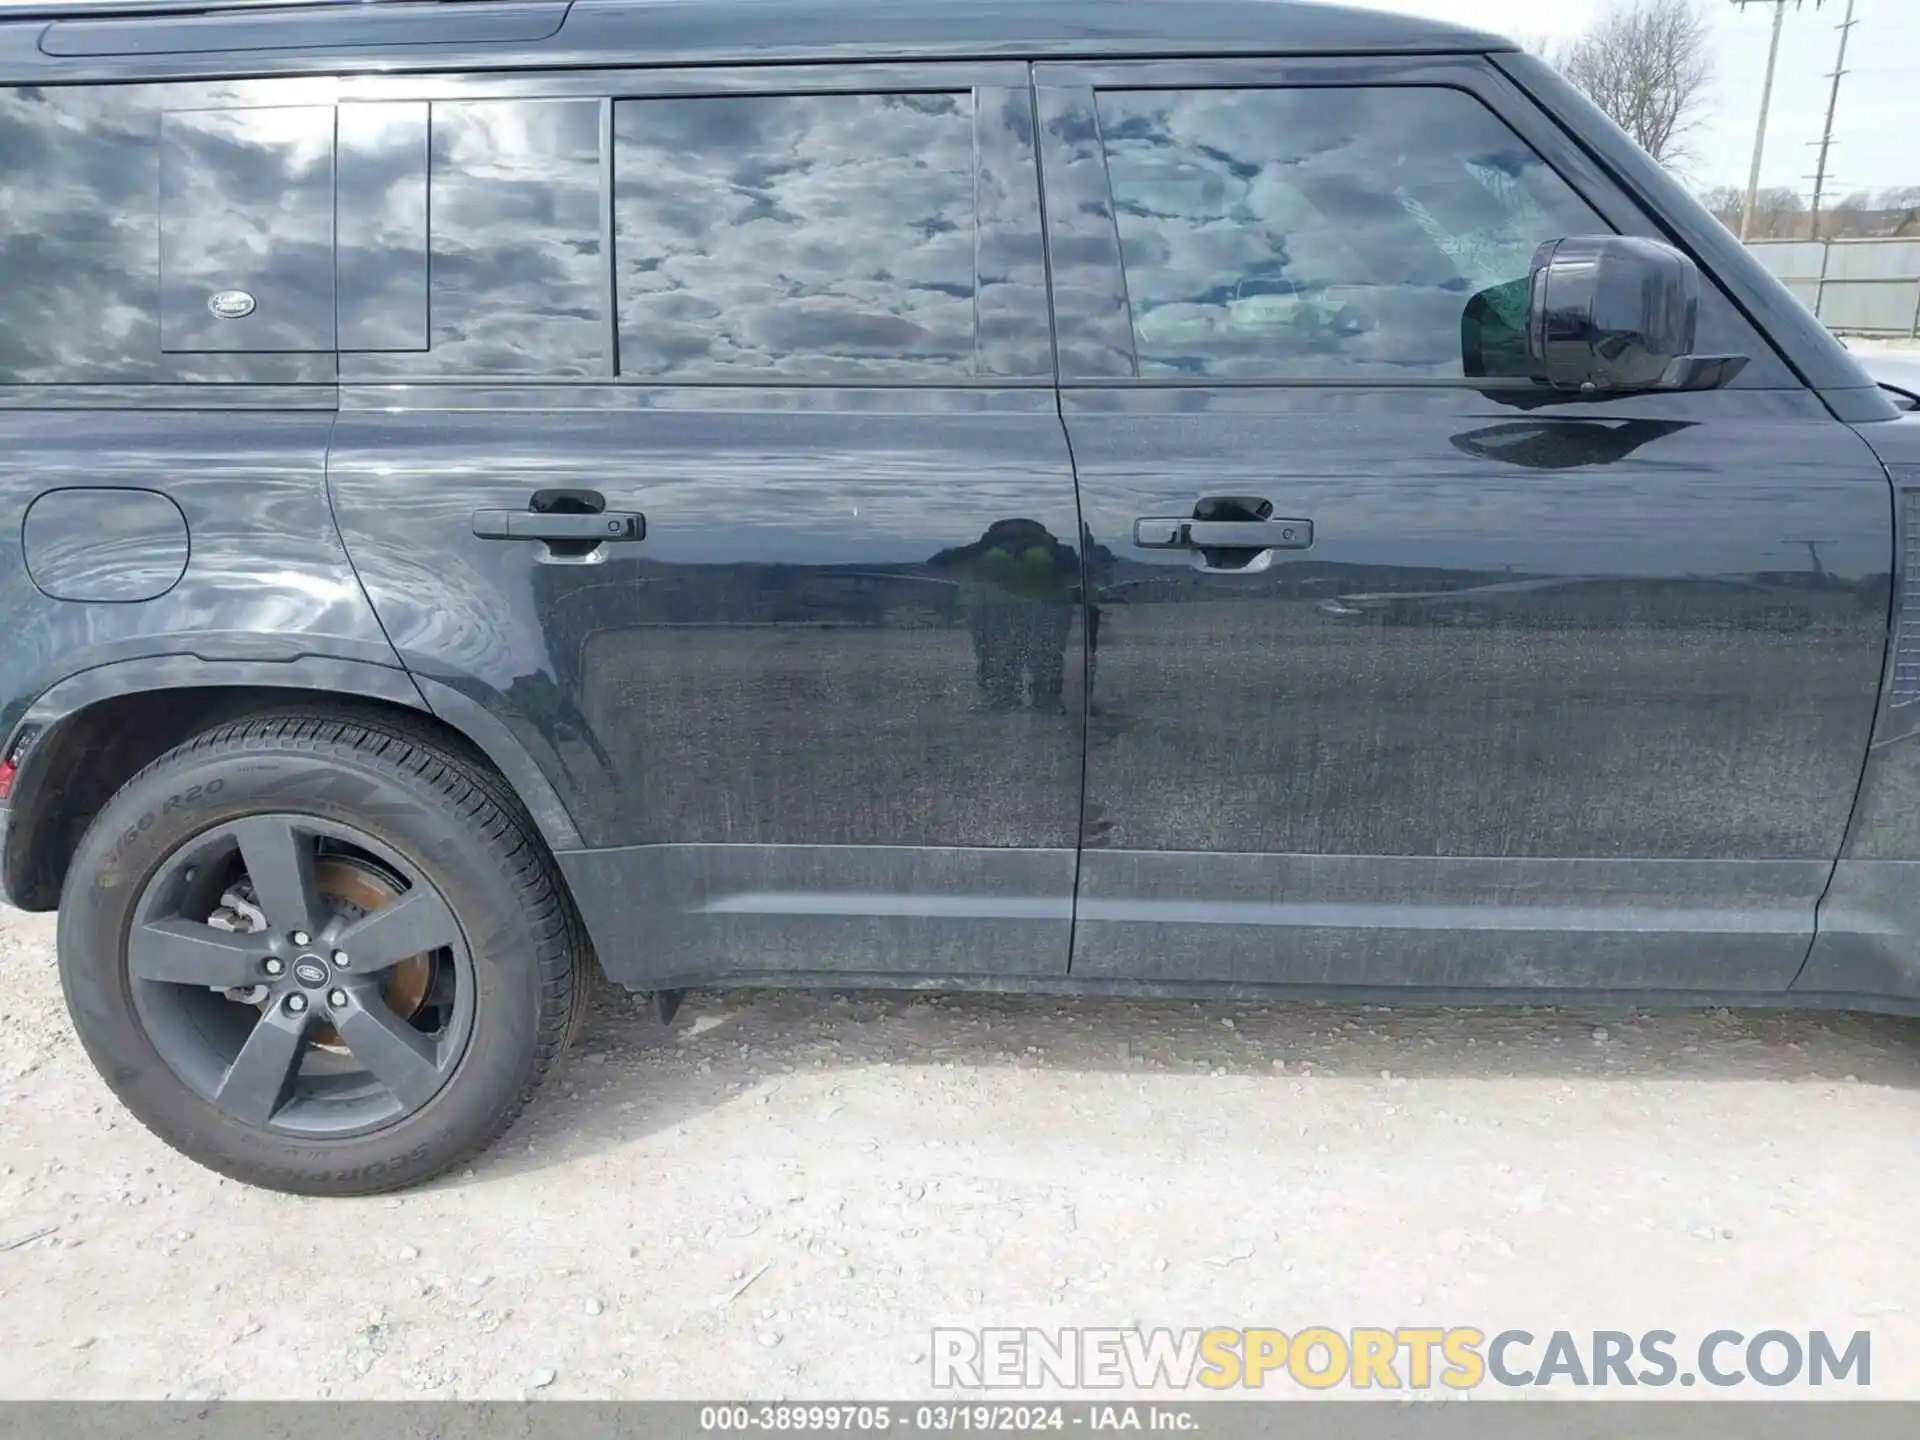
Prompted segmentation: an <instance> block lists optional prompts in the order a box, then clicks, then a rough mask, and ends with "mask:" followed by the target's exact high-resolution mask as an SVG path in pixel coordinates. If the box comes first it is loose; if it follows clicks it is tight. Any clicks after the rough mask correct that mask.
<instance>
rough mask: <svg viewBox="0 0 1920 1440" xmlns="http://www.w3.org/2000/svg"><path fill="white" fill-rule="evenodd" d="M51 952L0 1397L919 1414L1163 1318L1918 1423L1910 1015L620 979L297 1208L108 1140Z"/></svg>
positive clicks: (12, 937)
mask: <svg viewBox="0 0 1920 1440" xmlns="http://www.w3.org/2000/svg"><path fill="white" fill-rule="evenodd" d="M52 933H53V927H52V921H51V917H47V916H22V915H18V914H14V913H11V912H6V913H4V914H0V1396H4V1397H10V1398H24V1397H37V1398H52V1397H58V1398H91V1397H174V1398H207V1397H217V1396H226V1397H234V1398H240V1397H248V1398H268V1397H271V1398H313V1397H353V1398H377V1397H400V1396H405V1397H422V1398H424V1397H454V1396H458V1397H463V1398H464V1397H517V1396H522V1395H528V1394H539V1395H541V1396H574V1397H588V1396H595V1397H608V1396H617V1397H693V1396H704V1397H709V1398H711V1397H723V1398H724V1397H737V1396H743V1395H745V1396H753V1397H756V1398H765V1397H774V1396H787V1397H802V1396H811V1397H839V1398H849V1397H856V1396H857V1397H875V1398H877V1397H901V1396H917V1395H923V1394H927V1393H930V1390H929V1387H930V1383H931V1380H930V1375H929V1366H928V1363H927V1359H926V1356H927V1351H928V1348H929V1340H928V1333H927V1332H928V1330H929V1328H930V1327H931V1326H933V1325H936V1324H946V1325H953V1324H959V1325H1037V1326H1042V1327H1046V1328H1049V1329H1050V1328H1053V1327H1057V1326H1062V1325H1069V1324H1085V1325H1128V1324H1132V1323H1135V1322H1139V1323H1144V1324H1149V1325H1151V1324H1168V1325H1174V1326H1182V1327H1184V1326H1192V1325H1214V1324H1226V1325H1236V1326H1238V1325H1263V1324H1270V1325H1275V1326H1278V1327H1280V1328H1282V1329H1287V1330H1297V1329H1299V1328H1303V1327H1304V1326H1306V1325H1308V1324H1326V1325H1332V1326H1335V1327H1340V1328H1345V1327H1348V1326H1352V1325H1359V1324H1384V1325H1412V1324H1429V1325H1431V1324H1449V1325H1459V1324H1471V1325H1476V1326H1480V1327H1482V1328H1484V1329H1486V1330H1488V1331H1489V1332H1491V1331H1494V1330H1497V1329H1503V1328H1507V1327H1509V1326H1513V1327H1521V1328H1526V1329H1531V1330H1534V1331H1537V1332H1542V1333H1544V1332H1547V1331H1550V1330H1553V1329H1555V1328H1558V1327H1567V1328H1574V1329H1580V1330H1586V1329H1591V1328H1596V1327H1600V1328H1619V1329H1625V1330H1639V1329H1645V1328H1666V1329H1671V1330H1674V1331H1677V1332H1679V1333H1680V1335H1681V1336H1682V1337H1683V1339H1684V1338H1690V1339H1694V1340H1697V1339H1698V1337H1699V1336H1700V1335H1703V1334H1704V1333H1706V1332H1707V1331H1709V1330H1712V1329H1715V1328H1719V1327H1721V1326H1727V1327H1733V1328H1739V1329H1742V1330H1745V1331H1747V1332H1748V1333H1752V1332H1754V1331H1756V1330H1759V1329H1763V1328H1766V1327H1769V1326H1780V1327H1784V1328H1788V1329H1795V1328H1798V1329H1801V1330H1805V1329H1807V1328H1812V1327H1823V1328H1826V1329H1828V1330H1837V1331H1840V1332H1842V1333H1843V1334H1844V1333H1851V1332H1852V1331H1853V1330H1856V1329H1862V1328H1865V1329H1870V1330H1871V1331H1872V1332H1873V1337H1874V1338H1873V1382H1874V1383H1873V1390H1872V1393H1873V1394H1875V1395H1876V1396H1880V1397H1890V1396H1907V1397H1920V1245H1916V1243H1915V1241H1914V1228H1913V1214H1914V1211H1913V1206H1914V1198H1913V1197H1914V1196H1915V1195H1916V1194H1917V1193H1920V1026H1916V1025H1913V1024H1910V1023H1907V1022H1901V1021H1894V1020H1884V1019H1871V1018H1861V1017H1850V1016H1836V1017H1825V1016H1815V1015H1756V1014H1729V1013H1727V1012H1724V1011H1716V1012H1700V1013H1688V1014H1679V1015H1662V1016H1648V1015H1645V1014H1638V1013H1600V1012H1591V1013H1589V1012H1570V1011H1552V1010H1539V1009H1536V1010H1523V1009H1514V1008H1508V1009H1501V1010H1487V1011H1455V1010H1437V1009H1413V1008H1408V1009H1393V1010H1386V1009H1379V1008H1371V1007H1362V1006H1346V1007H1328V1008H1321V1007H1312V1006H1295V1005H1227V1004H1206V1005H1194V1004H1185V1003H1169V1004H1161V1005H1149V1004H1138V1003H1131V1002H1126V1003H1123V1002H1096V1001H1079V1000H1075V1001H1061V1000H1056V999H1037V998H1012V999H982V998H952V997H940V998H934V997H926V996H911V995H879V996H865V995H862V996H841V995H803V994H784V993H778V992H769V991H752V992H741V993H731V994H712V995H696V996H694V997H692V998H691V999H690V1001H689V1004H688V1007H687V1009H686V1010H684V1011H683V1012H682V1014H681V1017H680V1018H679V1019H678V1020H677V1021H676V1022H675V1024H674V1026H673V1027H672V1028H670V1029H663V1028H661V1027H660V1026H659V1024H658V1023H657V1021H655V1020H654V1018H653V1017H652V1015H651V1012H650V1011H648V1010H647V1009H645V1008H644V1007H642V1006H640V1005H638V1004H636V1003H635V1002H633V1001H632V1000H630V999H629V998H627V997H626V996H624V995H623V994H621V993H619V992H617V991H615V990H612V989H610V988H609V989H605V990H603V991H602V993H601V995H600V997H599V999H598V1002H597V1006H596V1011H595V1014H594V1017H593V1021H592V1023H591V1025H590V1027H589V1029H588V1032H587V1034H586V1036H585V1037H584V1043H583V1044H582V1046H581V1047H580V1049H579V1050H578V1051H577V1052H576V1054H575V1056H574V1059H573V1061H572V1063H571V1064H570V1066H569V1067H568V1069H567V1071H566V1072H565V1074H564V1075H563V1077H562V1080H563V1083H562V1084H560V1085H557V1086H555V1087H553V1088H552V1089H551V1090H550V1092H549V1093H548V1094H547V1095H546V1097H545V1098H544V1099H543V1100H542V1101H541V1103H540V1104H539V1105H538V1106H536V1107H535V1109H534V1110H533V1111H532V1112H531V1113H530V1114H529V1115H528V1116H527V1117H526V1118H525V1119H523V1120H522V1122H521V1123H520V1125H519V1126H518V1127H517V1128H516V1129H515V1130H514V1131H513V1132H512V1133H511V1134H510V1135H509V1136H508V1137H507V1138H506V1140H505V1141H504V1142H503V1143H501V1144H500V1145H499V1146H498V1147H497V1148H496V1149H495V1150H494V1151H493V1152H492V1153H491V1154H490V1155H489V1156H487V1157H486V1158H484V1159H483V1160H482V1161H481V1162H480V1163H479V1164H478V1165H476V1166H475V1167H474V1168H473V1169H471V1170H469V1171H466V1172H465V1173H462V1174H456V1175H453V1176H450V1177H448V1178H447V1179H445V1180H443V1181H441V1182H439V1183H438V1184H436V1185H433V1186H430V1187H428V1188H426V1189H424V1190H421V1191H417V1192H413V1193H410V1194H407V1195H405V1196H402V1197H398V1198H389V1199H384V1200H379V1199H376V1200H365V1201H308V1200H299V1199H293V1198H289V1197H285V1196H278V1195H271V1194H267V1193H264V1192H257V1191H250V1190H247V1189H245V1188H243V1187H242V1186H239V1185H237V1184H234V1183H232V1182H230V1181H223V1180H220V1179H217V1178H215V1177H214V1176H212V1175H211V1174H208V1173H207V1172H204V1171H201V1170H199V1169H197V1168H195V1167H194V1166H193V1165H191V1164H190V1163H188V1162H187V1161H185V1160H184V1159H181V1158H179V1157H177V1156H175V1155H174V1154H173V1153H172V1152H171V1151H169V1150H167V1149H165V1148H164V1147H162V1146H161V1145H160V1144H159V1143H158V1142H157V1141H155V1140H153V1139H152V1138H151V1137H150V1136H148V1135H147V1134H146V1132H145V1131H144V1130H142V1129H141V1128H140V1127H139V1126H138V1125H137V1124H135V1123H134V1122H133V1121H131V1120H129V1119H128V1118H127V1117H126V1116H125V1115H124V1114H123V1113H122V1112H121V1111H120V1110H119V1108H118V1107H117V1105H116V1104H115V1102H114V1100H113V1099H112V1097H111V1095H109V1093H108V1092H107V1090H106V1088H105V1087H104V1086H103V1085H102V1084H101V1083H100V1082H99V1081H98V1080H96V1079H95V1078H94V1075H93V1072H92V1070H91V1069H90V1068H89V1067H88V1065H87V1063H86V1061H85V1059H84V1057H83V1056H82V1054H81V1052H80V1050H79V1047H78V1046H77V1044H76V1043H75V1041H74V1040H73V1038H72V1036H71V1034H70V1032H69V1030H68V1027H67V1022H66V1019H65V1016H64V1014H63V1013H62V1009H61V1003H60V997H59V987H58V984H57V981H56V977H55V971H54V967H53V955H52ZM1668 1393H1672V1392H1668ZM1690 1393H1691V1394H1694V1395H1699V1394H1703V1393H1705V1392H1701V1391H1694V1392H1690ZM1729 1393H1744V1394H1746V1395H1749V1396H1751V1395H1753V1394H1754V1393H1755V1392H1753V1391H1752V1390H1748V1391H1745V1392H1729ZM1767 1393H1770V1394H1777V1393H1780V1392H1767ZM1826 1393H1829V1394H1831V1393H1832V1392H1831V1391H1828V1392H1826Z"/></svg>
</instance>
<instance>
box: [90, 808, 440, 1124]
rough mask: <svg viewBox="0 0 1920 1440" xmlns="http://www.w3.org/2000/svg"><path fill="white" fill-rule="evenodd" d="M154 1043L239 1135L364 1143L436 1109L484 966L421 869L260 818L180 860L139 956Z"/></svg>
mask: <svg viewBox="0 0 1920 1440" xmlns="http://www.w3.org/2000/svg"><path fill="white" fill-rule="evenodd" d="M126 967H127V976H128V980H129V983H130V986H131V989H132V998H133V1002H134V1008H135V1011H136V1013H137V1015H138V1017H139V1020H140V1023H141V1025H142V1026H143V1028H144V1029H145V1030H146V1032H147V1035H148V1038H149V1039H150V1040H151V1041H152V1042H153V1045H154V1048H155V1049H156V1050H157V1051H158V1052H159V1054H160V1057H161V1059H163V1060H164V1061H165V1062H166V1063H167V1064H168V1065H169V1066H170V1067H171V1068H172V1069H173V1070H174V1071H175V1073H177V1074H178V1075H179V1076H180V1077H181V1078H182V1079H183V1080H185V1081H186V1082H187V1083H188V1084H189V1085H190V1086H192V1087H193V1088H194V1089H195V1090H196V1091H198V1092H199V1093H200V1094H201V1095H202V1096H203V1097H204V1098H205V1099H207V1100H209V1101H211V1102H212V1103H213V1104H214V1105H216V1106H218V1107H219V1108H220V1109H221V1110H222V1111H224V1112H226V1113H227V1114H229V1115H231V1116H232V1117H233V1118H235V1119H237V1120H240V1121H243V1122H245V1123H247V1124H250V1125H255V1126H260V1127H264V1128H267V1129H271V1130H275V1131H279V1132H283V1133H291V1134H304V1135H312V1136H340V1135H347V1134H356V1133H363V1132H366V1131H368V1130H372V1129H378V1128H381V1127H383V1126H386V1125H389V1124H392V1123H394V1122H395V1121H397V1120H400V1119H403V1118H404V1117H406V1116H408V1115H411V1114H412V1113H414V1112H415V1111H417V1110H418V1109H420V1108H421V1107H422V1106H424V1105H426V1104H427V1103H428V1102H429V1101H431V1100H432V1099H433V1097H434V1096H435V1095H436V1094H438V1093H439V1091H440V1090H441V1088H442V1087H443V1086H444V1085H445V1084H446V1082H447V1079H448V1077H449V1076H450V1075H451V1074H452V1073H453V1071H454V1069H455V1068H456V1067H457V1066H458V1065H459V1063H460V1060H461V1057H462V1054H463V1053H464V1051H465V1047H466V1044H467V1041H468V1039H469V1037H470V1035H471V1033H472V1028H473V993H474V984H473V960H472V955H471V953H470V951H469V949H468V946H467V942H466V939H465V936H464V935H463V934H462V932H461V928H460V924H459V922H458V920H457V919H456V918H455V916H454V913H453V910H452V909H451V907H450V906H448V904H447V902H446V900H445V899H444V898H443V897H442V896H441V894H440V892H439V891H438V890H436V889H435V888H434V886H433V885H432V883H431V882H430V881H428V880H427V879H426V878H425V877H424V876H423V875H422V874H421V873H420V871H419V869H418V867H417V866H415V865H414V864H413V863H411V862H410V861H409V860H407V859H406V858H405V857H404V856H402V855H400V854H399V853H398V852H396V851H394V850H393V849H391V848H390V847H388V846H386V845H384V844H382V843H381V842H379V841H377V840H375V839H374V838H372V837H371V836H369V835H367V834H365V833H364V832H362V831H359V830H357V829H355V828H353V827H351V826H347V825H342V824H338V823H336V822H333V821H325V820H319V819H316V818H311V817H306V816H298V815H279V814H270V815H252V816H247V817H245V818H243V819H238V820H233V821H229V822H227V823H226V824H223V825H219V826H216V827H214V828H212V829H210V830H207V831H204V832H202V833H201V834H200V835H198V836H196V837H194V838H193V839H192V840H191V841H189V842H187V843H186V844H184V845H182V846H180V847H179V848H177V849H176V850H175V851H174V852H173V853H172V854H171V855H170V856H169V857H168V858H167V859H166V861H165V862H163V864H162V865H161V866H160V868H159V870H158V871H157V872H156V873H155V874H154V875H153V877H152V878H151V879H150V880H149V882H148V883H147V886H146V888H145V890H144V892H143V893H142V895H141V897H140V900H139V903H138V904H137V906H136V907H135V910H134V918H133V923H132V925H131V928H130V930H129V932H128V934H127V939H126Z"/></svg>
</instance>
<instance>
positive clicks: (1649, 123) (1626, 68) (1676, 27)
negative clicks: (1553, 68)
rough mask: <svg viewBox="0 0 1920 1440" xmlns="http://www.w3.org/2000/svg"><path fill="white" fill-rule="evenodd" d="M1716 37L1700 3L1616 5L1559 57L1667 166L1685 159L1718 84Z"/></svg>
mask: <svg viewBox="0 0 1920 1440" xmlns="http://www.w3.org/2000/svg"><path fill="white" fill-rule="evenodd" d="M1712 40H1713V30H1712V27H1711V26H1710V25H1709V24H1708V22H1707V18H1706V13H1705V11H1704V10H1703V9H1702V8H1701V6H1700V4H1699V0H1613V5H1612V8H1611V9H1609V10H1608V11H1607V12H1606V13H1605V14H1603V15H1602V16H1601V17H1600V19H1599V21H1598V22H1596V23H1595V25H1594V26H1593V28H1592V29H1590V30H1588V31H1587V33H1586V34H1584V35H1582V36H1581V37H1580V38H1579V39H1577V40H1574V41H1572V42H1570V43H1569V44H1567V45H1566V46H1564V47H1562V49H1561V50H1560V51H1559V52H1558V53H1557V54H1556V55H1555V56H1554V57H1553V60H1554V63H1555V64H1556V65H1558V66H1559V68H1560V70H1561V72H1562V73H1563V74H1564V75H1565V76H1566V77H1567V78H1568V79H1569V80H1571V81H1572V82H1573V83H1574V84H1575V85H1578V86H1579V87H1580V88H1581V89H1582V90H1584V91H1586V92H1587V94H1588V95H1589V96H1590V97H1591V98H1592V100H1593V102H1594V103H1595V104H1596V105H1598V106H1599V107H1600V108H1601V109H1602V110H1604V111H1606V112H1607V114H1608V115H1610V116H1612V117H1613V119H1614V121H1615V123H1617V124H1618V125H1619V126H1620V128H1621V129H1622V130H1625V131H1626V132H1627V134H1629V135H1631V136H1632V137H1633V138H1634V139H1635V140H1637V141H1639V142H1640V145H1641V147H1642V148H1643V149H1645V150H1646V152H1647V153H1648V154H1650V155H1652V156H1653V158H1654V159H1656V160H1658V161H1660V162H1661V163H1662V164H1667V165H1670V164H1673V163H1675V162H1676V161H1679V160H1683V159H1685V158H1686V157H1687V138H1688V136H1689V135H1690V134H1692V132H1693V131H1694V129H1695V128H1696V127H1697V126H1698V124H1699V122H1700V112H1701V108H1702V107H1703V106H1704V105H1705V103H1706V99H1707V91H1708V88H1709V87H1710V86H1711V85H1712V83H1713V47H1712Z"/></svg>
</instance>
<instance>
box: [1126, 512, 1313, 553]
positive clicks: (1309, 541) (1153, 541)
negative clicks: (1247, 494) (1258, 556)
mask: <svg viewBox="0 0 1920 1440" xmlns="http://www.w3.org/2000/svg"><path fill="white" fill-rule="evenodd" d="M1133 543H1134V544H1135V545H1137V546H1138V547H1139V548H1140V549H1142V550H1310V549H1312V548H1313V522H1312V521H1311V520H1194V519H1191V518H1181V517H1176V518H1171V519H1165V520H1136V521H1134V522H1133Z"/></svg>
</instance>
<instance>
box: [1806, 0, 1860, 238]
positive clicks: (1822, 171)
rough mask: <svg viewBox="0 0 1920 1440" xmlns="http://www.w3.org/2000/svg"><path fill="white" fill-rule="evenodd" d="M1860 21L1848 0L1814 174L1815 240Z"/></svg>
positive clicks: (1813, 232)
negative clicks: (1849, 50) (1842, 84)
mask: <svg viewBox="0 0 1920 1440" xmlns="http://www.w3.org/2000/svg"><path fill="white" fill-rule="evenodd" d="M1859 23H1860V22H1859V21H1858V20H1855V19H1854V18H1853V0H1847V18H1846V19H1845V20H1842V21H1841V22H1840V58H1839V59H1838V60H1836V61H1834V62H1833V93H1832V94H1830V95H1829V96H1828V97H1827V128H1826V129H1825V130H1822V131H1821V132H1820V163H1819V164H1818V165H1816V166H1815V167H1814V174H1813V229H1812V232H1811V234H1812V238H1813V239H1815V240H1818V239H1819V238H1820V205H1821V202H1822V201H1823V200H1825V199H1826V196H1827V152H1828V151H1829V150H1831V149H1832V148H1833V117H1834V115H1835V114H1836V113H1837V112H1838V111H1839V109H1840V81H1841V79H1842V78H1843V77H1844V76H1845V75H1846V73H1847V41H1848V40H1849V39H1851V38H1852V36H1853V27H1854V26H1855V25H1858V24H1859Z"/></svg>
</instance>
